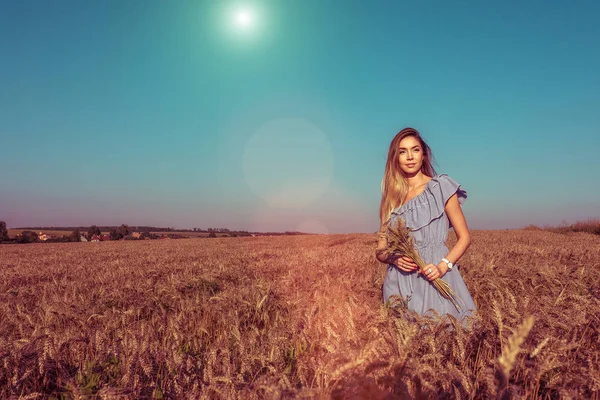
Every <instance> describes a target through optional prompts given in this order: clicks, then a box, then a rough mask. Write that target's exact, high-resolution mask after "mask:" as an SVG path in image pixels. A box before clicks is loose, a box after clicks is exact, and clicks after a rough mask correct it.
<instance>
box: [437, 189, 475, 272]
mask: <svg viewBox="0 0 600 400" xmlns="http://www.w3.org/2000/svg"><path fill="white" fill-rule="evenodd" d="M444 211H445V212H446V215H447V216H448V219H449V220H450V223H451V224H452V226H453V227H454V232H456V237H457V239H458V240H457V241H456V244H455V245H454V247H452V249H451V250H450V252H449V253H448V255H446V257H445V258H446V259H447V260H448V261H450V262H451V263H452V264H455V263H456V262H457V261H458V260H459V259H460V258H461V257H462V256H463V254H465V251H467V249H468V248H469V245H470V244H471V235H470V234H469V228H468V227H467V220H466V219H465V216H464V214H463V212H462V209H461V208H460V204H459V203H458V196H457V195H456V193H455V194H453V195H452V196H451V197H450V198H449V199H448V201H447V202H446V206H445V207H444ZM437 267H438V268H439V270H440V272H441V273H442V275H444V274H445V273H446V272H448V265H447V264H446V263H445V262H444V261H441V262H440V263H439V264H438V265H437Z"/></svg>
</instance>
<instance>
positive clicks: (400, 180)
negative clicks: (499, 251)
mask: <svg viewBox="0 0 600 400" xmlns="http://www.w3.org/2000/svg"><path fill="white" fill-rule="evenodd" d="M432 159H433V155H432V153H431V149H430V148H429V146H428V145H427V143H425V141H424V140H423V138H421V135H420V134H419V132H417V130H416V129H413V128H406V129H403V130H402V131H400V132H399V133H398V134H397V135H396V136H395V137H394V139H393V140H392V143H391V144H390V149H389V152H388V158H387V162H386V165H385V173H384V177H383V180H382V182H381V192H382V197H381V206H380V209H379V214H380V219H381V232H383V231H384V229H386V228H385V227H386V226H388V224H394V223H395V222H396V218H401V219H402V220H403V221H404V223H405V225H406V227H407V228H410V230H411V232H410V235H411V237H412V239H413V243H414V245H415V247H416V249H417V251H418V252H419V255H420V256H421V258H422V259H423V261H424V262H425V263H426V264H427V266H426V267H425V270H424V272H422V273H421V271H418V267H417V265H416V264H415V263H414V262H413V261H412V260H411V259H410V258H407V257H397V256H390V257H386V256H385V254H384V253H385V252H384V251H383V250H384V249H385V247H386V241H385V239H380V240H379V242H378V245H377V252H376V256H377V259H378V260H379V261H381V262H383V263H387V264H388V268H387V271H386V274H385V280H384V282H383V299H384V301H386V302H387V300H388V299H389V298H390V296H392V295H399V296H401V297H403V298H404V299H405V300H406V301H407V304H408V309H409V310H411V311H415V312H417V313H418V314H420V315H427V314H429V315H432V313H431V311H432V310H434V311H435V312H436V313H437V314H438V315H439V316H443V315H445V314H450V315H452V316H454V317H455V318H457V319H459V320H461V321H462V323H463V325H465V326H466V318H465V317H467V316H469V315H472V313H474V312H475V310H476V307H475V303H474V302H473V298H472V297H471V295H470V293H469V290H468V289H467V287H466V285H465V283H464V281H463V279H462V277H461V275H460V272H459V271H458V268H456V266H455V263H456V262H457V261H458V260H459V258H460V257H461V256H462V255H463V254H464V253H465V251H466V250H467V248H468V247H469V244H470V242H471V238H470V235H469V229H468V227H467V223H466V221H465V217H464V215H463V213H462V210H461V208H460V205H461V204H462V203H464V201H465V199H466V198H467V192H466V191H465V190H464V189H462V188H461V186H460V184H458V183H457V182H455V181H454V180H452V179H451V178H450V177H448V175H446V174H440V175H438V174H436V172H435V170H434V169H433V167H432ZM449 228H454V231H455V232H456V236H457V238H458V240H457V242H456V244H455V245H454V247H452V250H450V251H448V248H447V247H446V245H445V242H446V239H447V238H448V230H449ZM436 278H442V279H443V280H444V281H446V282H447V283H448V284H449V285H450V288H451V289H452V290H453V291H454V292H455V293H456V295H457V296H458V297H459V298H460V299H461V300H462V301H461V309H460V311H459V310H458V309H457V308H456V307H455V306H454V304H452V302H451V301H450V300H448V299H445V298H443V297H442V296H441V294H440V293H439V292H438V291H437V289H436V288H435V287H434V286H433V284H431V283H430V282H431V281H433V280H434V279H436Z"/></svg>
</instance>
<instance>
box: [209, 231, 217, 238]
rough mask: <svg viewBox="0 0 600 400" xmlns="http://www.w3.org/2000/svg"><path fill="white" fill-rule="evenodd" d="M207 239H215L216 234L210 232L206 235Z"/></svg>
mask: <svg viewBox="0 0 600 400" xmlns="http://www.w3.org/2000/svg"><path fill="white" fill-rule="evenodd" d="M208 237H209V238H216V237H217V234H216V233H214V232H212V231H211V232H210V233H209V234H208Z"/></svg>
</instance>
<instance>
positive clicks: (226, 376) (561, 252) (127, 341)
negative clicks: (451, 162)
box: [0, 230, 600, 399]
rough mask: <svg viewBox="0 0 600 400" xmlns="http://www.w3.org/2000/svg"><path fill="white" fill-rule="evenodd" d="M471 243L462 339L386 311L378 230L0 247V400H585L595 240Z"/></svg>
mask: <svg viewBox="0 0 600 400" xmlns="http://www.w3.org/2000/svg"><path fill="white" fill-rule="evenodd" d="M472 239H473V240H472V244H471V247H470V248H469V250H468V252H467V253H466V254H465V255H464V256H463V258H462V259H461V260H460V262H459V264H460V269H461V273H462V275H463V277H464V279H465V282H466V284H467V286H468V287H469V290H470V291H471V293H472V295H473V298H474V300H475V303H476V304H477V306H478V310H479V312H478V315H477V316H476V317H475V318H473V319H472V320H471V321H470V323H471V330H465V329H463V328H461V326H460V324H458V323H455V322H454V321H450V323H446V322H443V321H438V320H431V321H424V320H420V321H418V323H416V324H415V323H414V322H410V321H409V320H408V319H406V318H405V316H404V313H403V312H402V304H401V302H397V303H395V304H389V305H384V304H382V300H381V285H382V282H383V277H384V273H385V266H384V265H382V264H381V263H379V262H378V261H376V259H375V257H374V251H375V246H376V235H375V234H352V235H318V236H279V237H246V238H241V237H240V238H217V239H182V240H171V241H138V242H136V241H129V242H128V241H118V242H102V243H52V244H28V245H3V246H0V273H1V279H0V296H1V300H0V321H1V323H0V360H1V363H0V398H30V399H32V398H157V399H160V398H211V399H213V398H215V399H220V398H222V399H230V398H233V399H235V398H239V399H253V398H269V399H271V398H275V399H278V398H323V399H324V398H334V399H348V398H350V399H360V398H370V399H387V398H449V399H480V398H540V399H558V398H586V399H587V398H596V399H598V398H599V391H600V336H599V330H600V300H599V299H600V272H599V270H600V236H599V235H593V234H589V233H568V234H560V233H553V232H547V231H542V230H539V231H537V230H510V231H473V232H472ZM452 240H453V238H452V237H451V238H450V242H452ZM451 244H452V243H449V245H451Z"/></svg>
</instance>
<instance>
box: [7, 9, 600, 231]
mask: <svg viewBox="0 0 600 400" xmlns="http://www.w3.org/2000/svg"><path fill="white" fill-rule="evenodd" d="M599 19H600V3H598V2H595V1H584V0H578V1H566V0H565V1H562V0H557V1H538V0H527V1H475V0H472V1H465V0H461V1H452V0H444V1H433V0H425V1H416V0H414V1H384V0H380V1H379V0H378V1H375V2H367V1H359V0H344V1H342V0H336V1H334V0H324V1H321V0H306V1H291V0H277V1H276V0H272V1H227V0H198V1H184V0H176V1H169V2H166V1H158V0H103V1H80V0H73V1H67V0H55V1H51V2H50V1H48V2H46V1H37V0H35V1H31V0H22V1H9V0H0V220H3V221H6V223H7V225H8V227H9V228H15V227H26V226H27V227H28V226H74V225H76V226H89V225H92V224H96V225H120V224H123V223H125V224H129V225H154V226H169V227H173V228H193V227H197V228H201V229H206V228H209V227H213V228H229V229H236V230H249V231H294V230H299V231H304V232H316V233H352V232H375V231H376V230H377V229H378V228H379V202H380V199H381V189H380V185H381V178H382V176H383V170H384V166H385V162H386V157H387V152H388V148H389V145H390V142H391V140H392V138H393V137H394V136H395V134H396V133H398V132H399V131H400V130H401V129H402V128H404V127H407V126H410V127H413V128H416V129H418V130H419V131H420V132H421V134H422V136H423V137H424V139H425V140H426V141H427V143H428V144H429V146H430V147H431V148H432V150H433V154H434V156H435V159H436V162H437V163H436V164H435V168H436V171H437V172H438V173H446V174H448V175H449V176H450V177H451V178H452V179H454V180H455V181H457V182H459V183H460V184H461V185H462V187H463V188H464V189H465V190H466V191H467V194H468V199H467V201H466V202H465V204H464V205H463V212H464V214H465V217H466V219H467V223H468V226H469V227H470V228H471V229H507V228H520V227H524V226H526V225H529V224H536V225H539V226H544V225H558V224H562V223H571V222H575V221H577V220H582V219H588V218H597V217H600V185H599V184H598V183H597V182H598V179H599V178H598V172H600V157H598V154H599V153H600V73H599V71H600V52H599V51H598V46H599V43H600V24H598V20H599Z"/></svg>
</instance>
